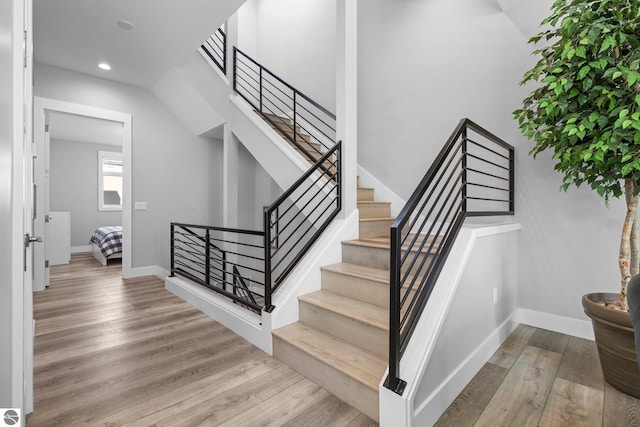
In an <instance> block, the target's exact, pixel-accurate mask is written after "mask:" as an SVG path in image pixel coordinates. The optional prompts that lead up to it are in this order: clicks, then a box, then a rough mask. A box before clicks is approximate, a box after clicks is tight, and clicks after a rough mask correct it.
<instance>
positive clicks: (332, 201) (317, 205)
mask: <svg viewBox="0 0 640 427" xmlns="http://www.w3.org/2000/svg"><path fill="white" fill-rule="evenodd" d="M327 197H328V194H326V195H325V197H323V199H322V200H320V202H319V203H317V204H316V206H315V207H314V208H313V210H312V211H311V212H310V213H309V214H308V215H307V217H310V216H312V214H314V213H315V211H316V209H318V207H320V206H321V205H322V203H324V201H325V200H326V199H327ZM335 201H336V200H335V199H333V200H331V202H330V203H329V204H328V207H326V208H325V209H324V211H323V212H322V214H321V215H319V216H318V217H317V218H316V220H315V221H314V222H313V224H315V222H317V221H318V219H320V218H321V217H322V215H324V213H325V212H326V211H327V209H328V208H329V207H331V206H332V205H333V203H334V202H335ZM289 224H292V222H288V223H287V225H286V226H288V225H289ZM303 224H304V222H300V224H298V226H297V227H296V228H295V229H294V230H293V231H292V232H291V233H290V234H289V236H288V237H287V238H286V239H285V240H283V241H282V242H281V244H280V247H282V246H284V245H285V244H286V243H287V242H288V241H289V239H291V237H293V236H294V234H295V233H296V231H298V229H299V228H300V227H301V226H302V225H303ZM307 231H308V230H307ZM279 234H282V232H280V233H279ZM280 247H278V248H277V249H275V250H274V251H273V254H276V253H277V252H278V251H279V250H280Z"/></svg>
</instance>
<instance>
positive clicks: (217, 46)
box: [200, 27, 227, 75]
mask: <svg viewBox="0 0 640 427" xmlns="http://www.w3.org/2000/svg"><path fill="white" fill-rule="evenodd" d="M200 47H201V48H202V50H203V51H204V53H206V54H207V56H208V57H209V58H211V60H212V61H213V62H214V63H215V64H216V65H217V66H218V68H219V69H220V71H222V74H225V75H226V74H227V34H226V33H225V32H224V30H223V29H222V27H220V28H218V29H217V30H216V32H215V33H213V34H212V35H211V37H209V38H208V39H207V40H205V42H204V43H203V44H202V46H200Z"/></svg>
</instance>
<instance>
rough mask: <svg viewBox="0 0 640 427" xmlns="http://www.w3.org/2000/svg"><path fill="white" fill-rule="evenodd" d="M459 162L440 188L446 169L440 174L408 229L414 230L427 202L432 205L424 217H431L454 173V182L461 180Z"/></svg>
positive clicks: (403, 239) (417, 233)
mask: <svg viewBox="0 0 640 427" xmlns="http://www.w3.org/2000/svg"><path fill="white" fill-rule="evenodd" d="M461 162H462V159H459V160H458V161H457V162H456V164H455V165H454V166H453V168H451V172H450V173H449V176H448V177H447V178H446V181H445V183H444V185H442V187H440V182H441V181H442V178H443V177H444V173H445V172H446V171H447V170H448V169H445V170H443V174H441V175H440V177H438V180H437V181H436V183H435V184H434V185H433V187H432V189H431V191H430V192H429V196H427V197H426V198H424V203H422V206H421V207H420V210H419V211H418V213H417V214H416V215H415V218H414V220H413V221H411V224H410V225H409V229H410V230H413V229H414V227H415V225H416V222H417V221H418V220H419V219H420V217H421V214H422V212H423V211H424V208H425V207H426V205H427V203H429V202H432V203H431V208H430V209H429V211H428V212H427V214H426V217H430V216H431V214H432V213H433V210H434V209H435V208H436V206H437V205H438V202H439V201H440V198H441V197H442V193H443V192H444V191H445V189H446V188H447V187H448V186H449V183H450V182H451V178H453V176H454V174H455V173H456V172H458V176H457V177H456V179H455V180H454V182H457V181H459V180H460V179H461V178H462V171H461V170H459V169H458V168H459V166H460V163H461ZM439 187H440V192H439V193H438V194H437V195H436V196H435V197H436V199H435V200H433V201H432V200H431V198H432V197H433V194H434V192H435V190H436V189H437V188H439ZM424 225H425V223H424V222H423V223H422V225H421V226H420V228H419V229H418V230H417V231H416V232H415V233H416V234H415V235H414V236H413V241H412V242H411V245H413V243H414V242H415V241H416V239H417V238H418V235H419V234H420V233H421V232H422V230H423V227H424ZM427 234H431V232H429V233H427ZM406 238H407V236H405V237H403V238H402V239H401V243H402V245H404V244H405V243H406V240H405V239H406Z"/></svg>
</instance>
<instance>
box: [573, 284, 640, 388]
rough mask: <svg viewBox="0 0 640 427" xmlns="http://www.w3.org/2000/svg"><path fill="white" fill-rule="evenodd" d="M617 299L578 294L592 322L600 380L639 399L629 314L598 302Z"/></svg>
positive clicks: (615, 296) (639, 379)
mask: <svg viewBox="0 0 640 427" xmlns="http://www.w3.org/2000/svg"><path fill="white" fill-rule="evenodd" d="M619 299H620V294H611V293H592V294H587V295H584V296H583V297H582V307H584V312H585V313H586V315H587V316H589V317H590V318H591V323H592V324H593V332H594V335H595V338H596V346H597V348H598V355H599V356H600V366H601V367H602V373H603V374H604V379H605V380H606V381H607V382H608V383H609V384H611V385H612V386H614V387H615V388H617V389H618V390H620V391H622V392H624V393H627V394H628V395H630V396H633V397H635V398H638V399H640V370H638V362H637V361H636V357H637V356H636V347H635V341H634V334H633V325H632V324H631V317H630V316H629V313H628V312H626V311H619V310H611V309H609V308H606V307H604V306H603V305H601V304H598V303H602V302H607V301H615V300H619Z"/></svg>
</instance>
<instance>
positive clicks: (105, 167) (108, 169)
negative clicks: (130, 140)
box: [98, 151, 122, 211]
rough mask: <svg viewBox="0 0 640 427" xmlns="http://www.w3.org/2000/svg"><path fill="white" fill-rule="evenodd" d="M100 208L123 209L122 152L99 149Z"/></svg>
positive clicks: (102, 209) (103, 209)
mask: <svg viewBox="0 0 640 427" xmlns="http://www.w3.org/2000/svg"><path fill="white" fill-rule="evenodd" d="M98 210H99V211H121V210H122V153H116V152H112V151H98Z"/></svg>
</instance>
